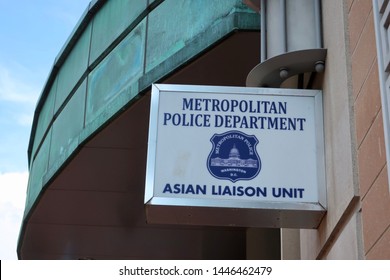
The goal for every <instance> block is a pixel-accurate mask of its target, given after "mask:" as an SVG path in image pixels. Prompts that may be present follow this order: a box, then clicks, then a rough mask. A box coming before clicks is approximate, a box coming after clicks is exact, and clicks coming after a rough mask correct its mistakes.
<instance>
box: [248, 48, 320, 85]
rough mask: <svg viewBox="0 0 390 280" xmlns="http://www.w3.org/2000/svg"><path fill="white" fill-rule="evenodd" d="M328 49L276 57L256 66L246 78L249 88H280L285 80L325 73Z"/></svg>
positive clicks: (289, 53)
mask: <svg viewBox="0 0 390 280" xmlns="http://www.w3.org/2000/svg"><path fill="white" fill-rule="evenodd" d="M326 53H327V49H307V50H299V51H293V52H288V53H285V54H281V55H278V56H274V57H272V58H270V59H268V60H266V61H264V62H262V63H260V64H258V65H256V66H255V67H254V68H253V69H252V70H251V71H250V72H249V74H248V76H247V78H246V86H247V87H273V88H277V87H279V86H280V85H281V84H282V83H283V81H284V80H286V79H288V78H290V77H292V76H295V75H298V74H302V73H306V72H323V71H324V68H325V59H326Z"/></svg>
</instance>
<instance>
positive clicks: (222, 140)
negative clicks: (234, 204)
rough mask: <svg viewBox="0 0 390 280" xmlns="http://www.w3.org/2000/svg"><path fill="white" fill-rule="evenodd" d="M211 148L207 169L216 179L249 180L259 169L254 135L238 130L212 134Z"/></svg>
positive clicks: (259, 163) (259, 164)
mask: <svg viewBox="0 0 390 280" xmlns="http://www.w3.org/2000/svg"><path fill="white" fill-rule="evenodd" d="M210 141H211V143H212V144H213V148H212V149H211V152H210V154H209V156H208V158H207V169H208V170H209V172H210V174H211V175H213V176H214V177H215V178H218V179H226V180H230V181H232V182H233V183H235V182H237V181H238V180H251V179H253V178H255V177H256V176H257V175H258V174H259V172H260V170H261V160H260V157H259V155H258V153H257V150H256V145H257V143H259V141H258V140H257V138H256V136H254V135H247V134H245V133H243V132H240V131H228V132H225V133H222V134H214V135H213V137H211V139H210Z"/></svg>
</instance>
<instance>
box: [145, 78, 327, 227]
mask: <svg viewBox="0 0 390 280" xmlns="http://www.w3.org/2000/svg"><path fill="white" fill-rule="evenodd" d="M151 102H152V105H151V115H150V131H149V143H148V145H149V150H148V166H147V186H146V193H145V203H147V204H148V205H160V206H161V205H167V206H176V207H178V208H177V209H178V211H180V206H183V207H189V206H193V207H211V208H212V207H220V208H221V207H222V208H236V209H240V208H251V209H279V208H282V209H283V210H289V209H290V210H294V209H295V210H304V208H305V207H307V205H311V206H318V207H319V208H318V210H319V211H320V212H321V213H323V212H324V209H325V208H324V207H325V183H324V158H323V156H324V151H323V134H322V129H323V125H322V93H321V91H315V90H310V91H309V90H291V89H288V90H287V89H267V88H237V87H208V86H181V85H153V88H152V101H151ZM275 207H276V208H275ZM314 208H315V207H314ZM282 209H279V210H282ZM310 210H313V207H310ZM209 215H212V213H210V214H209ZM279 218H280V217H279ZM164 219H165V218H164ZM190 220H191V219H190ZM172 222H174V221H172ZM187 222H188V221H187ZM174 223H175V222H174ZM190 223H191V222H190ZM196 224H202V222H201V221H196ZM265 226H266V225H265Z"/></svg>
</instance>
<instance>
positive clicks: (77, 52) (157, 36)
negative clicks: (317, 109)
mask: <svg viewBox="0 0 390 280" xmlns="http://www.w3.org/2000/svg"><path fill="white" fill-rule="evenodd" d="M270 1H271V0H270ZM293 1H298V2H302V4H305V1H310V2H311V1H313V0H293ZM263 2H264V1H261V3H263ZM318 2H321V10H320V12H321V18H322V25H321V30H322V45H323V46H322V48H323V49H326V51H327V54H326V60H325V68H324V71H323V72H322V73H317V75H315V77H314V79H311V80H310V81H305V80H304V81H303V85H304V88H311V89H320V90H322V91H323V112H324V143H325V171H326V191H327V213H326V214H325V216H324V218H323V219H322V221H321V223H320V225H319V227H318V228H316V229H284V228H283V229H275V228H255V227H248V228H243V227H234V226H230V227H229V226H223V227H221V226H212V225H211V226H210V225H204V226H202V225H200V226H199V225H196V226H195V225H183V224H177V225H164V224H159V225H156V224H148V223H146V216H147V213H146V212H145V206H144V200H143V195H144V189H145V176H146V174H145V172H146V153H147V147H148V126H149V111H150V109H149V108H150V89H151V85H152V83H165V84H198V85H218V86H241V87H244V86H245V85H246V77H247V75H248V73H249V72H250V71H251V69H252V68H253V67H255V66H256V65H257V64H258V63H259V61H260V60H261V58H260V49H261V42H260V37H261V34H260V22H261V19H260V14H259V8H260V9H261V8H262V7H260V1H241V0H227V1H206V0H194V1H176V0H165V1H163V0H137V1H127V0H95V1H92V2H91V3H90V5H89V7H87V9H86V11H85V13H84V15H83V16H82V18H81V19H80V21H79V23H78V24H77V26H76V27H75V29H74V32H73V33H72V34H71V35H70V37H69V39H68V41H67V42H66V44H65V46H64V47H63V49H62V50H61V51H60V53H59V55H58V57H57V58H56V60H55V62H54V65H53V68H52V71H51V73H50V74H49V77H48V80H47V83H46V85H45V87H44V89H43V91H42V95H41V97H40V99H39V102H38V105H37V108H36V112H35V117H34V123H33V128H32V133H31V138H30V145H29V151H28V156H29V166H30V177H29V185H28V193H27V201H26V209H25V215H24V220H23V224H22V227H21V232H20V237H19V243H18V256H19V258H20V259H85V258H91V259H390V188H389V183H388V174H389V173H388V166H387V159H388V158H389V156H388V154H389V153H390V152H389V151H390V146H389V144H388V143H390V142H389V140H388V138H389V137H387V132H388V131H389V129H390V123H389V120H388V106H389V105H388V104H387V98H386V93H387V91H388V87H386V81H387V77H388V74H387V73H388V72H387V70H388V67H387V63H386V61H387V60H386V59H387V52H388V50H387V49H386V46H388V40H387V37H385V35H386V34H387V33H386V32H385V31H383V30H387V27H388V21H387V17H388V10H390V5H388V2H389V1H386V0H385V1H383V0H373V1H369V0H345V1H339V0H326V1H318ZM263 5H264V3H263ZM376 35H377V36H376ZM293 84H294V85H293V86H292V83H291V82H289V81H286V82H285V83H283V84H282V87H295V88H296V83H293ZM232 157H235V160H237V159H236V158H238V159H239V156H237V154H234V155H232Z"/></svg>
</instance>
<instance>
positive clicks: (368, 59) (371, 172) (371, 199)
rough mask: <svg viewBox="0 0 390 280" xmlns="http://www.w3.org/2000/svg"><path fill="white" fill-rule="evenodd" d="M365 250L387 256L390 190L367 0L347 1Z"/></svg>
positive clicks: (389, 256)
mask: <svg viewBox="0 0 390 280" xmlns="http://www.w3.org/2000/svg"><path fill="white" fill-rule="evenodd" d="M346 3H347V8H348V9H349V13H348V22H349V49H350V56H351V57H350V59H351V70H352V89H353V97H354V106H355V124H356V141H357V147H358V163H357V164H358V169H359V186H360V196H361V202H362V219H363V221H362V223H363V239H364V251H365V256H366V258H367V259H390V193H389V183H388V179H387V178H388V176H387V165H386V154H385V143H384V133H383V119H382V110H381V98H380V88H379V78H378V65H377V60H376V58H377V57H376V45H375V28H374V17H373V14H372V2H371V0H347V1H346Z"/></svg>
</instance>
